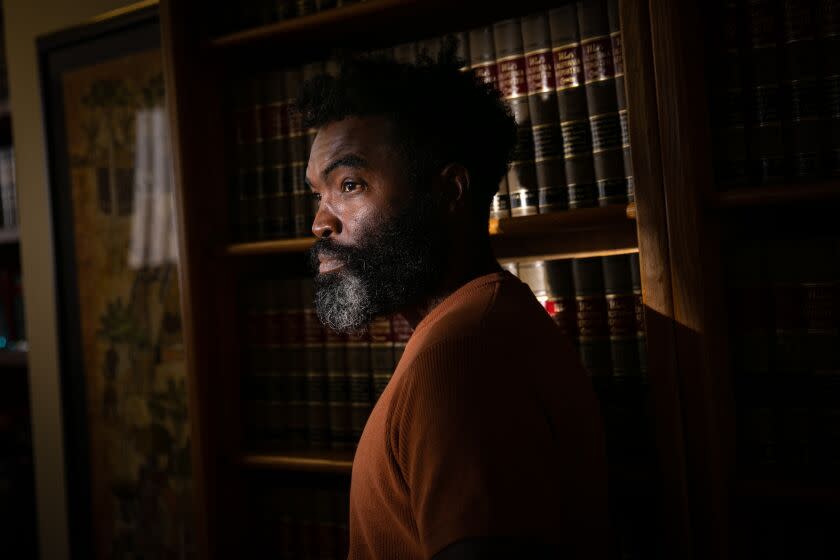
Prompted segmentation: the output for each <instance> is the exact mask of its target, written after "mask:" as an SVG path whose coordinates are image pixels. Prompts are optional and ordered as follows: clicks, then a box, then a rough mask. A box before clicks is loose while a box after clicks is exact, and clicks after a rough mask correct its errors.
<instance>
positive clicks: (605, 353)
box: [505, 253, 647, 377]
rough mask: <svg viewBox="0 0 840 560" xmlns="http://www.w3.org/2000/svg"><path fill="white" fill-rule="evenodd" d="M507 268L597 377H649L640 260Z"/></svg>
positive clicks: (524, 264)
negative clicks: (533, 296)
mask: <svg viewBox="0 0 840 560" xmlns="http://www.w3.org/2000/svg"><path fill="white" fill-rule="evenodd" d="M505 267H506V268H508V270H510V271H511V272H512V273H514V274H516V275H517V276H519V278H520V279H521V280H522V281H523V282H525V283H526V284H528V286H529V287H530V288H531V290H532V291H533V292H534V295H535V296H536V297H537V299H538V300H539V301H540V302H541V303H542V304H543V307H545V309H546V311H547V312H548V313H549V315H551V317H552V318H553V319H554V321H555V322H556V323H557V324H558V326H559V327H560V328H561V330H562V331H563V332H564V333H566V334H567V335H568V336H569V337H570V338H571V339H572V340H573V341H575V342H576V344H577V347H578V351H579V352H580V357H581V360H582V361H583V364H584V366H586V368H587V370H588V371H589V373H590V374H591V375H592V376H593V377H602V376H610V375H612V376H615V377H626V376H631V377H638V376H642V375H644V374H646V372H647V360H646V351H645V326H644V307H643V304H642V288H641V279H640V275H639V255H638V253H631V254H625V255H613V256H608V257H589V258H584V259H557V260H546V261H542V260H537V261H534V260H531V261H524V262H519V263H516V262H511V263H506V264H505Z"/></svg>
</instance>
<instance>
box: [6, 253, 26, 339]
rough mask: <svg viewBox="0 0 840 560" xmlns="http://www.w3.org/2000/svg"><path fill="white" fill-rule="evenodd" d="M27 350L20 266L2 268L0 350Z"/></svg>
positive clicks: (17, 264)
mask: <svg viewBox="0 0 840 560" xmlns="http://www.w3.org/2000/svg"><path fill="white" fill-rule="evenodd" d="M25 348H26V325H25V323H24V313H23V285H22V282H21V270H20V264H19V263H16V264H15V265H14V266H13V267H10V268H0V350H3V349H9V350H23V349H25Z"/></svg>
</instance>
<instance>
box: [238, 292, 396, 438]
mask: <svg viewBox="0 0 840 560" xmlns="http://www.w3.org/2000/svg"><path fill="white" fill-rule="evenodd" d="M245 293H246V294H247V297H248V300H247V303H246V304H245V310H246V311H245V315H246V319H245V320H246V322H247V326H246V327H245V328H246V331H245V332H247V333H248V339H247V340H248V346H247V349H246V356H245V357H244V360H245V363H244V371H245V372H246V373H245V375H244V376H243V380H242V381H243V384H242V391H243V400H244V402H246V403H247V405H246V406H245V407H244V409H245V411H246V414H247V418H246V432H247V433H248V434H249V436H250V437H249V439H250V440H251V442H252V443H253V444H254V446H255V447H257V448H271V449H278V448H285V447H289V448H301V447H312V448H319V449H323V448H333V449H351V448H353V447H354V446H355V444H356V442H357V441H358V439H359V437H360V436H361V433H362V429H363V428H364V426H365V422H366V421H367V418H368V415H369V414H370V411H371V409H372V407H373V403H375V402H376V400H377V399H378V398H379V395H380V394H381V393H382V391H383V390H384V388H385V386H386V385H387V384H388V381H389V380H390V378H391V374H392V373H393V371H394V369H395V368H396V365H397V363H398V362H399V359H400V357H401V356H402V353H403V351H404V349H405V346H406V343H407V342H408V339H409V337H410V336H411V333H412V329H411V326H410V325H409V324H408V322H407V321H406V320H405V319H404V318H403V317H402V316H400V315H395V316H394V317H391V318H387V319H380V320H377V321H375V322H374V323H373V324H372V325H371V326H370V329H369V332H368V333H367V334H365V335H363V336H348V335H343V334H339V333H336V332H334V331H331V330H329V329H326V328H324V327H323V326H322V325H321V322H320V321H319V320H318V317H317V315H316V314H315V309H314V303H313V302H314V286H313V283H312V280H311V279H310V278H304V277H283V278H276V277H270V276H266V277H260V278H255V279H253V280H251V281H250V282H248V283H247V284H246V288H245Z"/></svg>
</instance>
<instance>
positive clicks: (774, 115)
mask: <svg viewBox="0 0 840 560" xmlns="http://www.w3.org/2000/svg"><path fill="white" fill-rule="evenodd" d="M747 22H748V25H749V28H748V29H749V37H750V63H751V64H750V69H751V78H752V87H751V91H750V104H751V108H752V116H751V125H752V126H751V131H750V145H751V147H752V150H751V153H750V156H751V167H752V175H753V176H754V177H755V179H756V180H757V181H758V182H759V183H761V184H770V183H779V182H781V181H783V180H784V177H785V149H784V140H783V137H782V134H783V131H782V118H781V99H780V89H779V52H778V51H779V49H778V47H777V42H778V36H779V14H778V13H777V10H776V3H775V2H772V1H771V0H748V2H747Z"/></svg>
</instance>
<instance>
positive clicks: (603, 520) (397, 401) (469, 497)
mask: <svg viewBox="0 0 840 560" xmlns="http://www.w3.org/2000/svg"><path fill="white" fill-rule="evenodd" d="M606 488H607V482H606V461H605V455H604V445H603V434H602V429H601V421H600V414H599V412H598V405H597V402H596V398H595V395H594V392H593V390H592V386H591V382H590V381H589V379H588V378H587V377H586V375H585V373H584V371H583V368H582V366H581V365H580V362H579V359H578V357H577V354H576V352H575V350H574V349H573V347H572V345H571V343H570V341H569V340H567V339H566V338H565V337H564V336H563V335H562V334H561V333H560V331H559V329H558V328H557V327H556V326H555V324H554V322H553V321H552V320H551V318H550V317H549V316H548V314H547V313H546V312H545V311H544V310H543V309H542V307H541V306H540V304H539V302H537V300H536V298H535V297H534V296H533V294H532V293H531V291H530V290H529V289H528V287H527V285H525V284H524V283H522V282H521V281H520V280H519V279H518V278H516V277H515V276H513V275H512V274H511V273H509V272H507V271H504V272H497V273H492V274H488V275H485V276H482V277H479V278H476V279H474V280H472V281H471V282H469V283H467V284H465V285H464V286H462V287H461V288H459V289H458V290H457V291H456V292H454V293H453V294H452V295H451V296H449V297H448V298H446V299H445V300H444V301H443V302H442V303H440V304H439V305H438V306H437V307H435V308H434V309H433V310H432V312H431V313H429V314H428V315H427V316H426V317H425V318H424V319H423V320H422V321H421V322H420V324H419V325H418V326H417V328H416V330H415V332H414V334H413V335H412V336H411V339H410V340H409V342H408V345H407V347H406V349H405V353H404V354H403V357H402V359H401V360H400V363H399V365H398V367H397V369H396V371H395V372H394V375H393V377H392V378H391V381H390V382H389V383H388V386H387V387H386V388H385V391H384V392H383V393H382V396H381V397H380V399H379V401H378V402H377V403H376V406H375V407H374V408H373V411H372V413H371V415H370V418H369V419H368V422H367V425H366V426H365V429H364V432H363V434H362V437H361V440H360V442H359V446H358V449H357V451H356V456H355V460H354V462H353V475H352V482H351V488H350V556H349V558H350V559H351V560H364V559H389V560H393V559H399V560H412V559H415V558H416V559H420V558H431V557H432V556H433V555H435V554H436V553H438V552H439V551H441V550H442V549H444V548H445V547H446V546H448V545H450V544H452V543H455V542H457V541H459V540H462V539H466V538H470V537H480V536H528V537H533V538H534V539H540V540H544V541H549V542H551V543H554V544H556V545H558V546H559V547H560V550H562V551H563V552H564V553H568V556H567V555H566V554H564V557H565V558H598V557H599V555H600V554H601V552H600V551H599V547H602V546H605V545H606V542H607V503H606Z"/></svg>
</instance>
